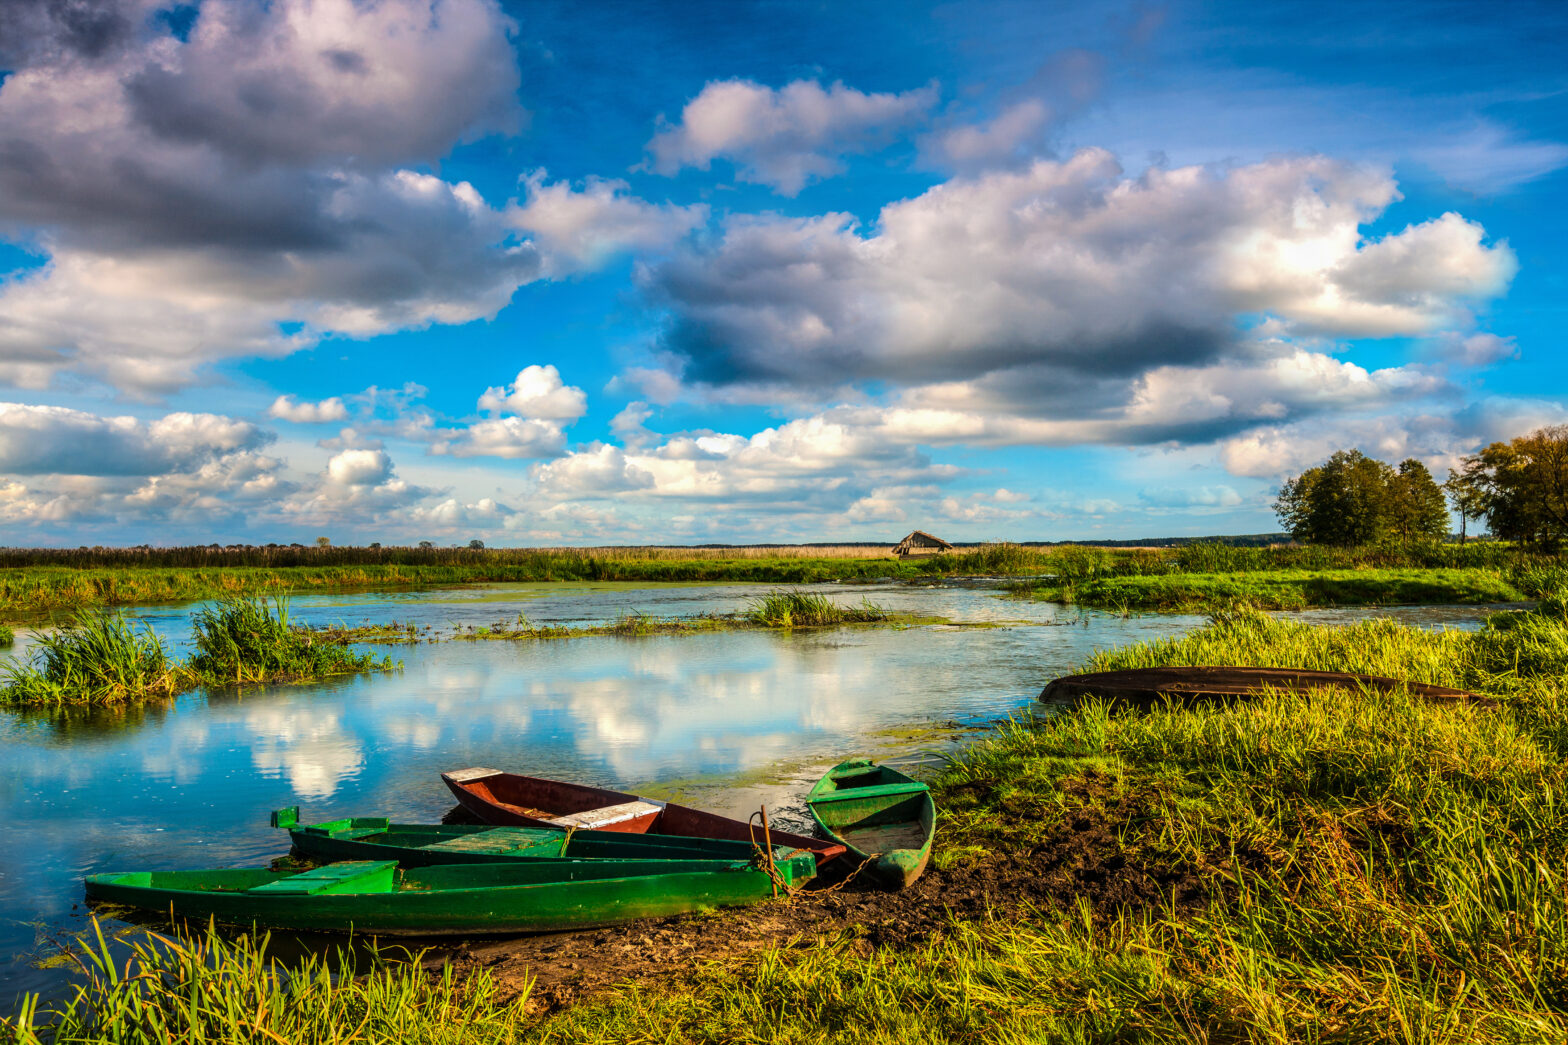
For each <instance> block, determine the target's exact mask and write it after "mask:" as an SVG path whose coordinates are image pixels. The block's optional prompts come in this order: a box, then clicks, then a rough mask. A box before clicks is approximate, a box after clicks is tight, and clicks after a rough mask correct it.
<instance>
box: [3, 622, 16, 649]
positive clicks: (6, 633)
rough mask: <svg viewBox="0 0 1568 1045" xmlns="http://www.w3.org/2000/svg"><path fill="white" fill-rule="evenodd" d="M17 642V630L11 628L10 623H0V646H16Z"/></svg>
mask: <svg viewBox="0 0 1568 1045" xmlns="http://www.w3.org/2000/svg"><path fill="white" fill-rule="evenodd" d="M15 644H16V632H14V631H12V630H11V626H10V625H9V624H0V648H4V647H9V646H14V645H15Z"/></svg>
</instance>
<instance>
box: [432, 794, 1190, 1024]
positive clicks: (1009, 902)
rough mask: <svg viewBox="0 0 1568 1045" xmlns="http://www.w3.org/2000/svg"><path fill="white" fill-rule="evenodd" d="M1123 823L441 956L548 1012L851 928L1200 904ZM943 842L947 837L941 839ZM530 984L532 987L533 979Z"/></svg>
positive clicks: (922, 939)
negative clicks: (1131, 838) (885, 876)
mask: <svg viewBox="0 0 1568 1045" xmlns="http://www.w3.org/2000/svg"><path fill="white" fill-rule="evenodd" d="M1120 820H1121V818H1120V817H1117V818H1115V820H1114V821H1112V820H1107V819H1106V818H1105V817H1104V815H1103V814H1102V813H1101V812H1100V811H1098V810H1094V809H1088V808H1083V809H1077V810H1073V811H1072V813H1071V816H1070V818H1069V819H1068V820H1066V821H1064V822H1063V823H1061V824H1059V825H1057V827H1056V828H1055V829H1053V830H1052V831H1050V832H1049V833H1048V834H1047V836H1046V837H1045V838H1044V839H1043V840H1042V841H1040V842H1039V843H1037V844H1034V845H1032V846H1030V847H1029V848H1028V849H1026V850H1020V851H1015V852H1011V853H991V854H988V855H985V856H982V857H978V858H971V859H968V860H965V861H963V862H962V863H961V864H960V865H959V866H952V867H948V868H946V869H943V868H939V867H936V866H933V867H932V868H930V869H929V870H928V871H927V872H926V873H925V875H924V876H922V877H921V879H920V880H919V881H918V882H916V883H915V884H914V885H913V886H911V887H910V888H909V889H906V890H903V891H901V892H888V891H885V890H882V889H879V888H877V887H876V886H874V885H871V884H869V883H862V882H860V881H858V880H849V881H847V882H845V881H842V880H840V881H836V882H835V881H833V879H832V876H828V877H827V880H826V881H819V882H817V883H813V884H814V887H813V888H808V889H804V890H802V891H800V892H798V893H796V894H795V895H794V896H791V897H781V898H779V899H777V900H770V901H764V902H762V903H759V904H755V905H753V906H750V907H741V908H730V909H725V910H720V911H715V912H712V913H709V914H703V915H687V916H682V917H677V918H664V919H647V920H643V921H638V922H631V923H627V924H625V925H618V926H612V927H608V928H603V929H589V930H582V931H578V932H570V933H552V934H549V935H541V936H525V937H514V938H507V939H496V940H487V941H472V942H470V943H467V944H465V945H462V946H460V947H459V948H458V949H457V950H456V951H455V952H447V953H445V954H442V955H440V956H438V957H437V956H432V957H430V958H429V959H428V960H427V965H428V966H429V967H431V968H432V969H434V968H439V967H440V966H441V965H442V964H443V963H445V962H450V963H451V964H452V965H453V967H454V969H455V970H456V972H457V973H458V975H459V976H463V975H472V974H473V973H475V972H476V971H478V970H481V969H485V970H488V971H489V972H490V975H491V976H492V977H493V978H494V980H495V982H496V983H497V984H498V985H500V986H501V988H502V989H503V992H504V993H505V995H506V996H509V997H516V996H517V995H519V994H521V993H523V992H524V991H525V990H527V991H528V1005H529V1008H530V1009H531V1010H533V1011H535V1012H537V1013H540V1014H544V1013H550V1012H554V1011H558V1010H560V1009H563V1008H566V1007H568V1006H571V1005H574V1004H576V1003H578V1002H581V1001H583V1000H585V999H588V998H592V997H595V996H597V995H601V994H604V993H607V992H609V991H612V990H613V989H615V988H617V987H619V986H621V985H626V984H639V985H649V984H657V983H660V982H668V981H674V980H679V979H682V978H684V977H686V976H688V975H689V974H691V973H692V972H694V971H696V970H697V969H698V968H699V967H701V966H703V965H706V964H709V963H712V962H721V963H725V962H734V961H741V960H744V959H745V958H746V957H747V956H749V955H750V954H752V953H754V952H756V951H758V950H760V949H763V948H766V947H771V946H776V945H781V944H782V945H787V946H801V947H807V946H811V945H813V944H815V943H816V942H818V941H821V940H825V939H832V938H838V937H841V936H843V935H844V934H846V933H848V934H852V935H853V936H854V937H855V938H856V939H857V940H858V943H857V946H858V947H860V948H861V949H863V950H866V951H868V952H869V951H870V950H875V949H882V948H894V949H908V948H913V947H918V946H920V945H922V944H924V943H926V942H928V941H930V940H932V939H933V938H936V937H937V936H939V935H940V934H942V933H943V932H944V931H946V928H947V927H948V926H949V925H950V924H951V923H952V922H954V921H983V920H986V919H993V918H995V919H1006V920H1010V921H1016V920H1018V919H1019V918H1028V917H1030V916H1032V915H1033V914H1035V913H1036V912H1039V911H1047V910H1051V909H1061V908H1064V907H1069V906H1072V905H1075V904H1077V903H1078V902H1079V901H1080V900H1082V901H1086V902H1087V903H1088V905H1089V907H1090V909H1091V912H1092V913H1093V914H1094V916H1095V917H1097V918H1107V919H1108V918H1111V917H1114V916H1115V915H1116V913H1118V912H1120V911H1124V910H1128V909H1137V908H1147V907H1156V908H1160V909H1167V908H1171V907H1175V908H1178V909H1180V908H1187V907H1193V906H1196V905H1198V904H1200V903H1203V902H1205V901H1206V898H1207V895H1208V892H1207V890H1208V888H1209V882H1210V879H1209V878H1208V876H1206V875H1204V874H1203V873H1202V869H1201V868H1181V867H1179V866H1175V865H1173V864H1171V863H1169V862H1168V861H1167V860H1165V859H1163V858H1162V857H1163V856H1164V855H1165V854H1140V855H1133V854H1131V853H1128V852H1127V851H1126V850H1125V849H1124V848H1123V847H1122V845H1121V843H1120V842H1119V841H1118V836H1117V828H1118V826H1119V823H1118V822H1119V821H1120ZM938 844H939V845H940V843H938ZM530 983H531V987H530Z"/></svg>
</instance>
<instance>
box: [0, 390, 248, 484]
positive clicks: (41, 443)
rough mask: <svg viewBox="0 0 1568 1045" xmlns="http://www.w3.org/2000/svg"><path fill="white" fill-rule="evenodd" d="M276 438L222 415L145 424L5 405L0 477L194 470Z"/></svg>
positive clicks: (1, 406) (0, 410)
mask: <svg viewBox="0 0 1568 1045" xmlns="http://www.w3.org/2000/svg"><path fill="white" fill-rule="evenodd" d="M271 440H272V436H271V434H270V433H266V432H263V431H262V430H261V429H259V428H257V427H256V426H255V425H252V424H249V423H247V422H244V421H236V420H234V419H233V418H228V417H221V416H219V415H217V414H189V413H175V414H168V415H166V416H164V417H162V418H159V419H158V420H155V421H151V422H145V421H139V420H137V419H136V418H133V417H100V416H98V415H96V414H89V413H86V412H84V411H81V410H70V409H67V408H65V407H57V406H31V405H28V404H24V403H0V474H11V475H42V474H51V473H53V474H62V475H97V476H133V475H156V474H161V473H165V472H175V471H191V470H193V469H196V468H199V467H201V466H202V465H204V464H207V463H208V462H211V461H213V460H215V459H217V458H219V457H222V456H223V455H225V454H230V453H234V452H236V451H242V450H253V449H256V448H258V447H261V446H264V445H266V444H267V443H268V442H270V441H271Z"/></svg>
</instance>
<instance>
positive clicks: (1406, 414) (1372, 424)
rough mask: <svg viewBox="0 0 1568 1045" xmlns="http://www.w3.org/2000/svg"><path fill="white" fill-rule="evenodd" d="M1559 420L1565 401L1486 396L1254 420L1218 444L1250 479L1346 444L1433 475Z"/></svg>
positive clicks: (1226, 460) (1566, 412) (1310, 462)
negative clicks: (1456, 403)
mask: <svg viewBox="0 0 1568 1045" xmlns="http://www.w3.org/2000/svg"><path fill="white" fill-rule="evenodd" d="M1564 423H1568V407H1565V406H1564V404H1562V403H1560V402H1555V401H1551V400H1544V399H1528V398H1519V397H1512V396H1487V397H1484V398H1482V399H1479V400H1477V401H1476V402H1474V403H1471V404H1469V405H1467V406H1465V407H1463V408H1461V409H1458V410H1454V411H1451V412H1449V411H1444V412H1435V411H1423V410H1419V409H1413V410H1408V411H1398V412H1380V413H1378V414H1376V415H1372V416H1365V415H1363V416H1355V415H1351V416H1345V417H1336V418H1332V419H1330V418H1311V419H1307V420H1303V421H1298V422H1296V423H1293V424H1286V425H1268V426H1260V427H1258V428H1255V429H1253V430H1250V431H1247V432H1244V433H1241V434H1238V435H1235V436H1233V437H1231V438H1228V439H1225V440H1222V441H1221V442H1220V444H1219V451H1220V460H1221V462H1222V463H1223V464H1224V466H1225V468H1226V470H1228V471H1229V472H1230V473H1231V474H1232V475H1241V476H1255V477H1258V478H1268V479H1278V478H1281V477H1283V476H1286V475H1294V474H1297V473H1299V472H1300V471H1302V470H1303V469H1305V468H1310V467H1312V466H1314V465H1317V464H1320V463H1322V461H1323V460H1325V459H1326V458H1327V457H1328V456H1329V455H1330V454H1332V453H1333V452H1334V451H1336V450H1343V449H1347V448H1351V447H1354V448H1357V449H1360V450H1362V451H1363V452H1365V453H1367V454H1370V455H1372V456H1374V457H1380V458H1382V459H1383V460H1386V461H1398V460H1401V459H1403V458H1406V457H1416V458H1419V459H1420V460H1421V461H1423V462H1424V463H1426V465H1427V466H1428V467H1430V468H1431V469H1432V470H1433V472H1434V474H1438V475H1441V474H1442V473H1443V472H1444V471H1445V470H1446V469H1448V468H1450V467H1453V466H1456V465H1457V464H1458V463H1459V459H1460V458H1461V457H1463V456H1464V455H1465V454H1468V453H1471V452H1473V451H1474V450H1475V449H1476V448H1477V447H1480V446H1483V445H1485V444H1487V443H1491V442H1495V441H1498V440H1507V439H1511V438H1513V437H1514V436H1518V435H1523V434H1524V433H1526V432H1530V431H1533V430H1535V429H1537V428H1540V427H1542V426H1544V425H1552V424H1564Z"/></svg>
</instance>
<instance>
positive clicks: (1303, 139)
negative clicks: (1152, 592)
mask: <svg viewBox="0 0 1568 1045" xmlns="http://www.w3.org/2000/svg"><path fill="white" fill-rule="evenodd" d="M1565 45H1568V14H1565V13H1564V10H1563V8H1562V6H1561V5H1555V4H1514V5H1504V6H1499V5H1482V4H1432V3H1422V4H1372V5H1367V4H1322V3H1316V4H1311V5H1308V4H1288V3H1287V4H1270V5H1240V4H1197V3H1170V4H1153V3H1135V4H1119V3H1104V4H1082V5H1045V4H1039V3H989V4H987V3H979V4H975V3H966V4H898V5H888V4H882V5H877V4H806V3H787V4H786V3H755V4H733V3H694V2H687V3H680V4H662V3H605V4H596V5H584V4H566V3H561V4H555V3H544V2H537V3H528V4H516V5H513V4H505V3H496V2H493V0H377V2H372V0H362V2H353V0H265V2H264V0H202V2H201V3H199V4H185V5H180V6H177V7H176V6H171V5H168V4H166V3H160V2H157V0H81V2H79V3H75V4H71V5H61V4H58V3H51V2H49V0H18V2H13V3H11V4H8V5H5V7H4V8H3V9H0V69H3V70H5V76H4V79H3V81H0V386H3V387H0V543H4V544H13V545H76V544H98V543H106V544H130V543H142V542H147V543H155V544H170V543H187V542H201V543H207V542H210V541H219V542H223V543H229V542H234V541H239V542H267V541H294V540H300V541H309V540H311V539H313V538H314V537H316V536H318V535H327V536H329V537H331V538H332V539H333V540H334V541H335V542H337V543H350V542H368V541H373V540H379V541H382V542H383V543H405V542H413V541H418V540H424V539H429V540H434V541H436V542H437V543H452V542H459V541H462V542H466V541H467V540H469V539H471V538H476V537H477V538H479V539H482V540H485V541H486V542H487V543H490V544H496V545H501V544H507V545H526V544H601V543H703V542H772V541H780V542H796V541H806V540H883V539H892V538H896V537H898V536H900V535H902V534H903V533H904V532H907V530H909V529H910V528H913V527H920V528H923V529H927V530H931V531H933V532H936V533H939V534H942V535H943V536H947V537H949V538H950V539H955V540H987V539H998V540H1006V539H1011V540H1062V539H1079V538H1082V539H1093V538H1096V537H1101V538H1120V537H1136V536H1155V535H1176V534H1217V533H1249V532H1263V531H1271V530H1274V529H1276V528H1277V524H1276V521H1275V519H1274V516H1273V512H1272V510H1271V503H1272V499H1273V495H1274V491H1275V490H1276V489H1277V488H1278V485H1279V482H1280V480H1281V479H1282V478H1283V477H1285V476H1288V475H1291V474H1295V473H1298V472H1299V471H1300V470H1301V469H1303V468H1305V467H1310V466H1311V465H1313V464H1315V463H1317V462H1318V461H1320V460H1322V459H1323V458H1324V457H1326V456H1327V455H1328V454H1329V453H1330V452H1332V451H1333V450H1336V449H1340V448H1344V447H1349V446H1357V447H1360V448H1361V449H1363V450H1365V451H1366V452H1368V453H1372V454H1374V455H1376V456H1379V457H1382V458H1384V459H1388V460H1394V461H1397V460H1400V459H1403V458H1405V457H1410V456H1414V457H1418V458H1420V459H1421V460H1423V461H1425V462H1427V464H1428V465H1429V466H1430V467H1432V469H1433V470H1434V472H1435V473H1436V474H1438V475H1439V477H1441V476H1442V475H1443V474H1444V471H1445V470H1446V468H1447V467H1449V466H1450V465H1452V464H1454V463H1456V462H1457V460H1458V459H1459V458H1460V457H1461V456H1463V455H1464V454H1466V453H1469V452H1472V451H1473V450H1475V449H1476V448H1477V447H1478V446H1480V445H1484V444H1485V443H1486V442H1489V441H1492V440H1495V439H1504V438H1509V437H1511V436H1514V435H1518V434H1522V433H1524V432H1526V431H1529V430H1531V429H1533V428H1535V427H1539V426H1540V425H1543V424H1554V423H1561V422H1563V421H1565V420H1568V411H1565V408H1564V395H1563V389H1564V383H1563V379H1564V376H1565V374H1564V370H1565V364H1564V362H1563V361H1562V359H1561V353H1560V352H1559V347H1558V346H1559V341H1560V335H1559V334H1558V331H1559V329H1560V326H1561V322H1562V320H1563V319H1564V308H1565V306H1564V304H1563V302H1564V301H1565V300H1568V295H1565V293H1564V292H1565V290H1568V287H1565V275H1564V271H1565V266H1564V252H1565V251H1568V247H1565V246H1564V244H1568V217H1565V216H1564V213H1563V208H1562V207H1561V204H1560V201H1561V199H1563V198H1564V195H1565V191H1564V190H1565V189H1568V105H1565V101H1564V99H1565V97H1568V95H1565V93H1564V92H1565V89H1568V65H1565V63H1563V62H1562V60H1561V55H1562V54H1563V53H1564V49H1565Z"/></svg>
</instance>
